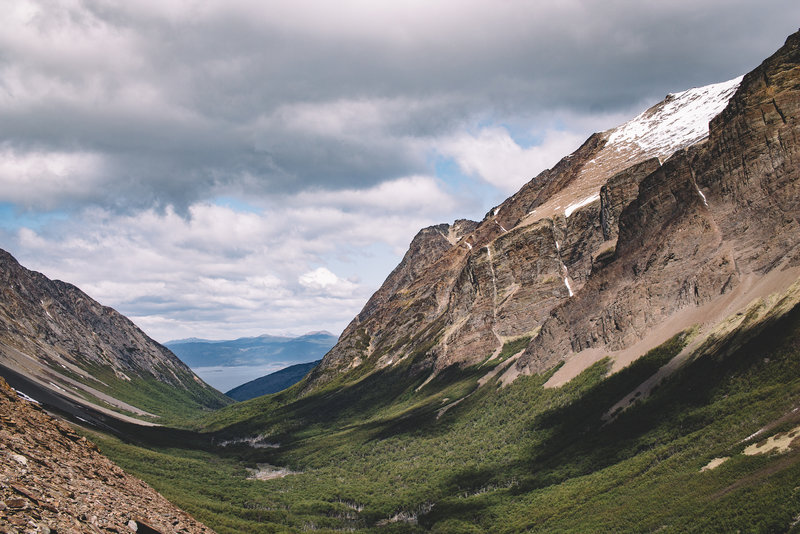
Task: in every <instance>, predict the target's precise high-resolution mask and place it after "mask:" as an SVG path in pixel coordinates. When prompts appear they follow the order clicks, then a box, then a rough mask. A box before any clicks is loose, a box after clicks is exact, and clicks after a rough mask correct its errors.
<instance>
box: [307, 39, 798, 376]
mask: <svg viewBox="0 0 800 534" xmlns="http://www.w3.org/2000/svg"><path fill="white" fill-rule="evenodd" d="M798 41H800V38H798V36H797V35H793V36H791V37H790V38H789V39H788V40H787V42H786V44H785V46H784V47H783V48H781V50H779V51H778V52H777V53H776V54H775V55H773V56H772V57H771V58H769V59H767V60H766V61H765V62H764V63H763V64H762V65H761V66H760V67H758V68H757V69H756V70H754V71H753V72H751V73H750V74H748V75H747V76H745V77H744V78H737V79H734V80H731V81H729V82H724V83H720V84H715V85H711V86H707V87H703V88H698V89H691V90H688V91H684V92H682V93H677V94H673V95H668V96H667V98H666V99H665V100H664V101H663V102H661V103H659V104H657V105H656V106H654V107H652V108H651V109H649V110H647V111H646V112H644V113H643V114H642V115H640V116H639V117H636V118H635V119H633V120H632V121H629V122H628V123H626V124H624V125H622V126H620V127H618V128H615V129H612V130H609V131H606V132H602V133H599V134H595V135H593V136H592V137H590V138H589V139H588V140H587V141H586V142H585V143H584V144H583V146H581V147H580V148H579V149H578V150H577V151H575V152H574V153H573V154H571V155H569V156H567V157H565V158H564V159H562V160H561V161H560V162H559V163H558V164H557V165H556V166H555V167H553V168H552V169H549V170H546V171H544V172H542V173H541V174H540V175H539V176H537V177H536V178H534V179H533V180H531V181H530V182H529V183H528V184H526V185H525V186H524V187H523V188H522V189H521V190H520V191H519V192H518V193H517V194H515V195H514V196H512V197H511V198H509V199H508V200H506V201H505V202H504V203H503V204H501V205H500V206H498V207H496V208H494V209H492V210H491V211H490V212H489V213H488V214H487V215H486V217H485V218H484V220H483V221H481V222H480V223H469V224H464V223H461V224H460V225H458V226H459V228H460V229H464V230H462V231H457V232H451V231H450V230H449V227H448V226H446V225H445V226H441V227H431V228H429V229H426V230H423V231H422V232H420V234H419V235H418V236H417V237H416V238H415V239H414V242H412V246H411V248H410V249H409V252H408V253H407V255H406V257H405V258H404V260H403V263H401V266H400V267H398V270H403V269H404V267H403V266H404V265H416V266H417V267H416V268H415V269H414V270H413V271H407V272H405V273H404V276H402V277H400V276H397V275H396V273H392V275H390V277H389V278H388V279H387V281H386V283H385V284H384V286H383V287H382V288H381V289H380V290H379V291H378V292H377V293H376V295H375V296H374V297H373V299H371V300H370V302H369V303H368V304H367V306H365V308H364V310H363V311H362V312H361V313H360V314H359V315H358V316H357V317H356V318H355V319H354V320H353V322H352V323H351V324H350V325H349V326H348V327H347V328H346V329H345V331H344V332H343V334H342V336H341V337H340V340H339V343H338V344H337V345H336V346H335V347H334V348H333V349H332V350H331V351H330V352H329V353H328V354H327V355H326V357H325V358H324V359H323V361H322V364H321V365H320V366H319V367H318V368H317V369H316V370H315V371H314V373H312V376H311V377H310V380H308V381H307V383H306V386H307V388H306V391H310V390H312V389H313V388H314V387H316V386H319V385H322V384H325V383H328V382H330V381H331V380H334V379H336V378H337V377H339V376H342V375H343V373H349V374H347V376H349V377H351V378H350V379H356V378H357V377H359V376H363V375H364V374H368V373H370V372H372V371H374V370H375V369H382V368H385V367H387V366H396V365H398V364H399V362H406V363H409V362H410V364H409V373H410V375H412V376H418V375H420V374H423V373H425V374H427V376H428V377H429V378H433V377H435V376H436V375H437V374H439V373H441V372H442V371H443V370H444V369H446V368H448V367H449V366H452V365H458V366H461V367H463V366H469V365H473V364H476V363H480V362H483V361H485V360H487V358H492V357H496V356H497V355H498V354H499V353H500V350H501V349H502V347H503V346H504V344H505V343H507V342H510V341H513V340H516V339H525V338H529V339H530V344H529V345H528V347H527V348H526V349H525V352H524V354H523V355H521V356H519V357H518V361H515V363H514V364H513V366H512V368H511V369H510V370H509V371H508V372H507V373H506V374H505V382H506V383H508V382H510V381H512V380H513V379H514V378H515V377H516V376H518V375H519V373H534V372H541V371H543V370H545V369H548V368H550V367H552V366H553V365H555V364H556V363H558V362H560V361H565V360H566V361H568V362H572V363H571V364H569V365H568V366H565V370H564V371H563V372H562V374H561V375H559V377H557V378H556V379H555V380H557V381H558V380H560V381H562V383H563V380H567V379H569V377H571V376H575V375H576V374H577V373H578V372H580V370H582V369H585V368H586V367H588V366H589V365H591V364H592V363H593V362H595V361H597V360H598V359H599V358H601V357H603V356H606V355H610V356H611V357H612V359H613V360H614V361H615V362H616V363H615V369H619V368H621V367H622V366H624V365H625V364H627V363H629V362H630V361H631V359H632V358H635V357H637V356H639V355H642V354H644V353H645V352H647V350H649V349H650V348H652V347H654V346H657V345H658V344H660V343H662V342H664V341H665V340H666V339H668V338H669V337H671V336H672V335H674V334H675V333H677V332H679V331H681V330H682V329H684V328H686V327H687V326H689V325H692V324H695V323H699V324H701V325H702V327H703V329H704V331H708V330H710V329H711V328H712V327H713V325H714V324H716V323H717V322H718V321H720V320H722V318H724V317H725V316H727V315H728V314H730V313H731V312H732V311H735V310H738V309H740V308H742V307H744V306H745V305H746V304H747V303H748V302H750V301H752V300H753V299H755V298H758V297H761V296H764V295H765V294H768V293H770V292H773V291H780V290H782V289H786V288H787V287H788V286H789V285H790V284H791V283H792V282H793V281H794V280H796V279H797V277H798V275H800V269H798V259H797V257H796V254H797V252H798V249H797V247H798V244H800V232H798V216H799V214H800V211H799V210H798V195H797V187H798V185H797V183H798V177H799V176H798V174H799V171H798V167H797V163H796V161H797V151H798V150H800V149H799V148H798V144H797V122H796V116H797V107H798V102H800V94H799V93H798V84H797V79H798V77H799V75H798ZM715 117H716V118H715ZM712 119H713V120H712ZM709 121H711V125H710V129H709V127H708V126H707V125H708V124H709ZM446 237H450V239H446ZM396 272H397V271H396ZM512 361H514V360H512ZM404 365H405V364H404ZM342 380H345V381H347V380H349V379H348V378H346V377H343V378H342Z"/></svg>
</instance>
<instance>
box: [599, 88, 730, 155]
mask: <svg viewBox="0 0 800 534" xmlns="http://www.w3.org/2000/svg"><path fill="white" fill-rule="evenodd" d="M741 81H742V76H739V77H738V78H734V79H733V80H728V81H727V82H722V83H715V84H712V85H706V86H705V87H695V88H694V89H688V90H686V91H682V92H680V93H673V94H670V95H667V98H666V100H665V101H664V102H661V103H659V104H657V105H656V106H653V107H651V108H650V109H648V110H647V111H645V112H644V113H642V114H640V115H639V116H638V117H636V118H634V119H632V120H630V121H628V122H626V123H625V124H623V125H622V126H619V127H617V128H616V129H615V130H614V131H613V133H612V134H611V135H610V136H609V138H608V144H607V145H606V147H607V148H615V149H617V150H621V149H622V148H623V147H625V146H626V145H630V144H636V145H638V146H639V147H640V148H641V149H642V150H644V151H646V152H648V153H657V154H664V153H668V154H671V153H673V152H675V151H676V150H679V149H681V148H684V147H687V146H689V145H692V144H694V143H696V142H698V141H700V140H701V139H703V138H705V137H706V136H708V123H709V121H710V120H711V119H712V118H714V117H715V116H716V115H718V114H719V113H720V112H721V111H722V110H723V109H725V106H726V105H727V104H728V100H730V98H731V97H732V96H733V94H734V93H735V92H736V89H737V88H738V87H739V84H740V83H741Z"/></svg>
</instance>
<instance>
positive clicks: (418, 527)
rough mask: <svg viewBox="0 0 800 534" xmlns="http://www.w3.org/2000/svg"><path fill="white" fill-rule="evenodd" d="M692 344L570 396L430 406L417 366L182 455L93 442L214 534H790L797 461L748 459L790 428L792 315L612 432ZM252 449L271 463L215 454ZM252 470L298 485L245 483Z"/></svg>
mask: <svg viewBox="0 0 800 534" xmlns="http://www.w3.org/2000/svg"><path fill="white" fill-rule="evenodd" d="M690 334H691V332H685V333H682V334H679V335H677V336H675V337H673V338H672V339H670V340H669V341H667V342H666V343H664V344H663V345H662V346H660V347H658V348H657V349H654V350H653V351H651V352H649V353H648V354H647V355H645V356H643V357H642V358H639V359H638V360H636V361H635V362H634V363H632V364H631V365H630V366H628V367H626V368H625V369H623V370H622V371H620V372H618V373H615V374H611V375H609V374H608V372H609V367H610V364H609V361H608V360H607V359H605V360H601V361H599V362H597V363H595V364H594V365H593V366H591V367H590V368H589V369H587V370H585V371H584V372H583V373H582V374H581V375H579V376H578V377H577V378H575V379H574V380H572V381H570V382H569V383H567V384H566V385H564V386H562V387H560V388H553V389H551V388H548V389H545V388H544V387H543V384H544V382H545V381H546V380H547V379H548V378H549V375H550V374H551V373H552V370H551V372H550V373H547V374H544V375H539V376H522V377H520V378H518V379H517V380H516V381H515V382H514V383H513V384H511V385H510V386H507V387H498V386H497V385H496V384H495V383H490V384H488V385H486V386H484V387H480V388H479V387H477V381H478V379H479V378H480V377H481V376H483V375H484V374H485V373H486V371H487V368H486V366H484V367H483V368H479V366H474V367H471V368H464V369H458V368H451V369H448V370H447V371H446V372H444V373H442V374H441V375H439V376H437V377H436V378H435V379H433V380H431V381H430V382H428V383H427V385H425V387H422V388H420V387H419V386H421V385H422V383H423V382H424V380H425V379H426V378H427V373H422V374H421V373H419V372H417V371H415V369H414V366H413V365H412V363H411V362H410V361H409V363H408V364H404V365H398V366H397V367H392V368H388V369H383V370H379V371H375V372H373V373H371V374H369V375H368V376H365V377H361V378H359V379H358V380H356V381H355V382H350V383H346V384H342V385H340V386H338V387H335V388H325V389H323V390H320V391H316V392H314V393H312V394H309V395H306V396H304V397H298V396H297V391H294V392H293V391H292V390H291V389H290V390H289V391H288V392H282V393H280V394H276V395H272V396H267V397H263V398H259V399H253V400H251V401H248V402H244V403H239V404H236V405H233V406H229V407H226V408H223V409H221V410H218V411H217V412H214V413H212V414H210V415H208V416H207V417H206V418H205V419H203V420H202V425H201V426H202V428H201V427H200V426H199V427H198V429H199V430H202V432H200V433H196V434H191V433H186V434H181V435H177V434H176V436H175V438H174V439H172V440H170V439H167V438H165V434H164V433H168V432H170V431H169V430H168V429H162V430H160V431H159V432H161V434H160V437H157V436H156V435H155V434H154V435H153V436H150V437H147V436H142V437H141V440H140V441H139V442H138V443H125V442H122V441H119V440H117V439H112V438H105V437H95V439H97V440H98V441H99V445H100V447H101V449H102V450H103V451H104V452H105V453H107V454H109V455H110V456H111V457H112V458H114V459H115V460H116V461H118V462H119V463H120V464H121V465H122V466H123V467H124V468H125V469H127V470H129V471H130V472H132V473H134V474H137V475H139V476H141V477H142V478H144V479H145V480H146V481H148V482H149V483H151V484H152V485H153V486H154V487H156V489H158V490H159V491H161V492H162V493H164V494H165V495H166V496H167V497H168V498H170V499H171V500H173V501H174V502H176V503H177V504H178V505H179V506H181V507H183V508H185V509H186V510H187V511H189V512H190V513H192V514H193V515H195V516H196V517H198V519H200V520H202V521H204V522H205V523H207V524H208V525H209V526H211V527H212V528H214V529H215V530H216V531H217V532H220V533H221V534H228V533H231V534H232V533H238V532H254V533H255V532H301V531H306V530H320V531H327V532H333V531H342V530H354V531H357V532H428V531H430V532H509V533H511V532H522V531H533V532H604V531H614V532H647V531H660V532H730V531H736V530H741V531H744V532H783V531H788V530H790V529H791V528H794V529H795V531H796V530H797V525H796V524H795V526H793V527H792V526H791V525H793V524H794V523H795V522H796V520H797V518H798V517H800V491H798V484H797V481H798V480H800V453H798V451H796V450H795V451H793V452H789V453H786V454H773V455H765V456H744V455H743V454H741V452H742V450H743V449H744V447H745V446H746V445H747V444H749V443H750V442H746V441H745V438H747V437H748V436H750V435H751V434H753V433H754V432H756V431H757V430H759V429H760V428H762V427H764V426H765V425H767V424H769V423H771V422H773V421H776V420H779V419H780V418H784V419H785V421H784V420H781V421H783V422H782V423H781V425H777V426H776V427H775V431H778V430H780V429H786V428H790V427H792V425H795V426H796V424H797V421H795V420H794V419H792V418H793V417H795V416H793V415H792V414H793V413H797V412H793V411H792V410H794V409H795V408H797V407H798V406H800V372H798V369H800V309H794V310H792V311H791V312H790V313H788V314H786V315H784V316H782V317H767V318H766V319H765V321H762V322H759V321H755V322H754V323H753V324H751V325H750V331H749V333H747V335H744V334H745V333H744V332H737V333H735V334H730V335H728V336H727V337H726V336H720V337H719V338H718V339H716V340H715V342H714V347H713V348H714V350H713V351H711V352H708V351H705V352H702V353H698V356H697V357H696V358H695V359H693V360H692V359H690V360H689V361H688V363H687V364H685V365H684V367H682V368H681V369H679V370H678V371H677V372H676V373H674V374H673V375H672V376H670V377H669V378H667V379H666V380H665V381H664V382H663V383H662V384H661V385H660V386H659V387H657V388H656V389H655V390H653V391H652V392H651V394H650V396H649V397H648V398H646V399H644V400H642V401H641V402H638V403H636V404H634V405H633V406H631V407H630V408H629V409H628V410H626V411H624V412H623V413H621V414H619V415H618V417H617V418H616V419H614V420H613V421H609V422H606V421H604V420H603V417H602V416H603V414H605V413H606V412H607V411H608V409H609V408H610V407H611V406H613V405H614V404H615V403H616V402H617V401H619V400H620V399H622V398H623V397H624V396H625V395H627V394H628V393H630V392H631V391H633V390H634V389H635V388H636V387H637V386H638V385H639V384H641V382H643V381H644V380H645V379H647V378H648V377H650V376H652V374H653V373H654V372H656V371H657V370H658V369H659V368H660V367H661V366H662V365H664V363H666V362H667V361H669V360H670V359H671V358H673V357H674V356H675V355H676V354H678V353H679V352H680V351H681V350H682V349H683V348H684V347H685V346H686V343H687V341H688V339H689V336H690ZM519 341H520V343H522V341H521V340H519ZM507 346H508V349H507V350H508V351H509V352H510V353H511V354H513V353H514V352H512V351H518V350H519V348H515V347H513V346H511V345H509V344H507ZM706 348H708V347H706ZM506 357H507V356H506ZM445 407H449V408H448V409H447V410H443V408H445ZM797 419H800V415H797ZM174 432H178V431H174ZM256 436H260V437H261V439H262V442H263V443H269V446H265V447H262V448H254V447H251V446H249V445H246V444H244V443H241V442H240V443H232V444H228V445H227V446H225V447H222V446H220V443H221V442H222V441H223V440H231V439H235V438H244V437H256ZM764 437H766V436H764ZM723 456H729V457H730V460H728V461H726V462H725V463H723V464H722V465H720V466H719V467H717V468H716V469H714V470H711V471H705V472H701V471H700V470H701V468H702V467H703V466H705V465H706V464H707V463H708V462H709V460H711V459H712V458H716V457H723ZM259 464H270V465H273V466H278V467H283V468H286V469H287V470H288V471H291V472H293V474H289V475H287V476H285V477H283V478H275V479H272V480H250V479H248V478H247V477H248V476H249V474H250V473H251V472H250V471H248V470H247V468H250V469H256V468H258V465H259Z"/></svg>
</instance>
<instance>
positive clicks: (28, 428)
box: [0, 378, 213, 533]
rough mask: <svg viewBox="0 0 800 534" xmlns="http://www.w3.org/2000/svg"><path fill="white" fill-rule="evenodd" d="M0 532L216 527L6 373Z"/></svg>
mask: <svg viewBox="0 0 800 534" xmlns="http://www.w3.org/2000/svg"><path fill="white" fill-rule="evenodd" d="M0 531H2V532H32V533H33V532H38V533H48V532H59V533H83V532H130V533H132V532H161V533H178V532H182V533H200V532H206V533H211V532H213V531H212V530H211V529H209V528H207V527H206V526H205V525H203V524H202V523H199V522H198V521H196V520H195V519H193V518H192V517H190V516H189V515H187V514H186V513H185V512H183V511H181V510H179V509H178V508H176V507H175V506H174V505H173V504H171V503H170V502H168V501H167V500H166V499H165V498H164V497H162V496H161V495H160V494H159V493H158V492H156V491H155V490H154V489H153V488H151V487H150V486H148V485H147V484H145V483H144V482H142V481H141V480H139V479H137V478H134V477H132V476H130V475H128V474H127V473H125V472H124V471H123V470H122V469H120V468H119V467H118V466H117V465H115V464H114V463H113V462H111V460H109V459H108V458H106V457H105V456H103V455H101V454H100V453H99V452H98V450H97V447H95V445H94V444H93V443H91V442H90V441H88V440H87V439H86V438H84V437H81V436H79V435H78V434H76V433H75V432H74V431H73V430H72V429H71V428H70V427H69V426H67V425H66V424H64V423H62V422H60V421H57V420H55V419H53V418H52V417H51V416H49V415H48V414H46V413H45V412H44V411H42V410H41V409H40V408H39V407H38V406H36V405H35V404H33V403H30V402H28V401H27V400H23V399H21V398H19V397H18V396H17V394H16V392H15V391H14V390H13V389H11V388H10V387H9V386H8V384H7V383H6V382H5V380H3V379H2V378H0Z"/></svg>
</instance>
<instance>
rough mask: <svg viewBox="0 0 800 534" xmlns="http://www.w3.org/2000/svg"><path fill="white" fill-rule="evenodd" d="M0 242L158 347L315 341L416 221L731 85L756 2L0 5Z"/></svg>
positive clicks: (756, 56)
mask: <svg viewBox="0 0 800 534" xmlns="http://www.w3.org/2000/svg"><path fill="white" fill-rule="evenodd" d="M0 12H2V13H3V18H4V21H3V25H2V30H0V247H1V248H4V249H6V250H8V251H9V252H11V253H12V254H14V255H15V256H16V257H17V259H19V260H20V261H21V262H22V263H23V265H25V266H27V267H28V268H31V269H35V270H38V271H41V272H43V273H45V274H46V275H48V276H50V277H51V278H59V279H62V280H65V281H69V282H72V283H74V284H75V285H77V286H79V287H80V288H82V289H83V290H84V291H86V292H87V293H89V294H90V295H91V296H92V297H94V298H96V299H97V300H99V301H100V302H102V303H103V304H106V305H110V306H113V307H115V308H116V309H118V310H119V311H121V312H122V313H124V314H126V315H128V316H129V317H131V318H132V319H133V320H134V321H135V322H136V323H137V324H138V325H139V326H141V327H142V328H143V329H144V330H145V331H146V332H147V333H149V334H150V335H151V336H153V337H154V338H156V339H157V340H159V341H167V340H170V339H177V338H184V337H190V336H196V337H204V338H212V339H230V338H233V337H239V336H244V335H258V334H262V333H281V332H294V333H303V332H305V331H309V330H320V329H327V330H330V331H332V332H334V333H339V332H340V331H341V329H342V328H343V327H344V326H345V325H346V324H347V323H348V322H349V320H350V319H351V318H352V317H353V316H354V315H355V313H357V312H358V310H359V309H360V308H361V307H362V306H363V304H364V303H365V302H366V299H367V298H368V297H369V295H370V294H371V293H372V292H373V291H374V290H375V289H377V287H378V286H379V285H380V283H381V282H382V281H383V279H384V278H385V277H386V275H387V274H388V273H389V272H390V271H391V269H392V268H393V267H394V266H395V265H396V263H397V262H398V261H399V259H400V257H401V256H402V254H403V253H404V251H405V249H406V246H407V245H408V243H409V241H410V240H411V238H412V237H413V236H414V234H415V233H416V232H417V231H418V230H419V229H420V228H421V227H423V226H427V225H430V224H434V223H439V222H449V221H452V220H453V219H455V218H460V217H468V218H474V219H480V218H481V217H482V216H483V214H484V213H485V212H486V211H487V210H488V209H489V208H491V207H492V206H494V205H496V204H498V203H499V202H501V201H502V200H503V199H504V198H505V197H507V196H508V195H509V194H511V193H513V192H514V191H516V190H517V189H518V188H519V187H520V186H521V185H522V184H523V183H525V182H526V181H528V180H529V179H530V178H532V177H533V176H535V175H536V174H537V173H538V172H540V171H541V170H542V169H544V168H546V167H549V166H551V165H552V164H553V163H555V162H556V161H557V160H558V159H559V158H560V157H561V156H563V155H565V154H567V153H569V152H570V151H572V150H573V149H575V148H577V146H578V145H579V144H580V143H581V142H582V141H583V140H584V139H585V138H586V137H587V136H588V135H589V134H590V133H591V132H593V131H600V130H604V129H607V128H610V127H612V126H615V125H617V124H619V123H620V122H624V121H625V120H627V119H629V118H631V117H633V116H634V115H636V114H638V113H639V112H640V111H642V110H643V109H644V108H645V107H647V106H649V105H651V104H653V103H655V102H656V101H658V100H660V99H661V98H663V97H664V95H665V94H666V93H668V92H672V91H680V90H683V89H687V88H689V87H693V86H699V85H705V84H709V83H713V82H719V81H723V80H727V79H730V78H733V77H735V76H737V75H739V74H742V73H744V72H746V71H748V70H750V69H752V68H753V67H754V66H756V65H757V64H758V63H759V62H760V61H761V60H762V59H764V58H765V57H766V56H767V55H769V54H771V53H772V52H773V51H774V50H776V49H777V48H778V47H779V46H780V45H781V44H782V43H783V41H784V40H785V38H786V36H787V35H789V34H790V33H792V32H793V31H796V30H797V25H798V21H800V2H797V0H785V1H784V0H777V1H767V2H761V3H756V2H753V1H752V0H746V1H740V0H724V1H723V0H719V1H698V0H691V1H683V0H674V1H673V0H671V1H668V2H664V1H627V2H622V1H615V0H606V1H603V2H599V1H589V0H558V1H556V0H553V1H536V2H534V1H516V0H481V1H476V0H443V1H431V0H424V1H417V0H403V1H402V2H400V1H394V2H382V1H374V0H372V1H366V0H360V1H356V0H338V1H337V2H328V1H323V0H317V1H309V0H289V1H264V0H224V1H223V0H219V1H217V0H208V1H200V0H185V1H184V0H136V1H132V2H121V1H111V0H0Z"/></svg>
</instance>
